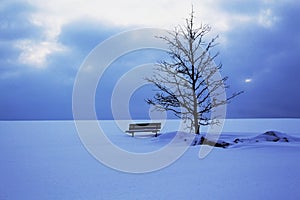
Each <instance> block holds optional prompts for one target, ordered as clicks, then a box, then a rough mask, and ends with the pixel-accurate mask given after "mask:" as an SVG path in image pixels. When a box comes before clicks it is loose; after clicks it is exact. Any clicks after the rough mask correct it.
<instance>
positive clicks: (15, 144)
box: [0, 119, 300, 200]
mask: <svg viewBox="0 0 300 200" xmlns="http://www.w3.org/2000/svg"><path fill="white" fill-rule="evenodd" d="M299 122H300V120H297V119H295V120H280V119H277V120H228V121H227V122H226V125H225V127H224V133H223V134H222V135H221V139H223V140H226V141H229V140H230V141H234V139H236V138H254V137H255V136H257V135H259V134H262V133H265V132H266V131H269V130H276V131H280V132H281V133H285V134H288V136H293V137H297V136H298V137H300V127H299ZM103 126H104V127H106V128H105V129H106V130H109V131H110V133H111V134H110V135H109V136H108V137H109V138H110V139H111V140H112V141H113V142H114V143H115V144H117V145H118V146H120V147H121V148H124V149H126V150H128V151H133V152H148V151H153V150H157V149H159V148H161V147H162V146H164V145H165V144H166V143H167V142H168V140H167V138H168V137H166V136H164V137H163V135H162V136H161V138H138V137H137V138H132V137H130V136H128V135H126V134H124V133H123V132H122V130H119V129H117V128H115V127H113V126H112V122H109V121H108V122H103ZM171 131H174V130H173V127H172V126H171V125H168V124H167V125H166V127H165V128H164V129H163V132H171ZM256 139H257V138H256ZM260 139H261V138H260ZM199 148H200V147H199V146H194V147H190V148H189V149H188V151H187V152H186V153H185V154H184V155H183V156H182V157H181V158H180V159H179V160H177V161H176V162H175V163H174V164H172V165H170V166H169V167H167V168H164V169H162V170H159V171H156V172H152V173H146V174H129V173H123V172H119V171H116V170H113V169H110V168H108V167H106V166H104V165H102V164H101V163H100V162H98V161H97V160H96V159H94V158H93V157H92V156H91V155H90V154H89V153H88V152H87V151H86V149H85V148H84V146H83V145H82V143H81V142H80V139H79V137H78V135H77V132H76V128H75V125H74V122H72V121H52V122H0V164H1V165H0V200H6V199H31V200H34V199H300V191H299V187H300V143H299V142H298V141H293V142H268V141H265V140H264V141H261V142H246V144H244V143H239V144H238V145H237V146H233V147H230V148H226V149H223V148H214V150H213V151H212V152H211V153H210V154H209V155H208V156H207V157H206V158H205V159H203V160H200V159H199V158H198V152H199ZM154 162H155V161H154Z"/></svg>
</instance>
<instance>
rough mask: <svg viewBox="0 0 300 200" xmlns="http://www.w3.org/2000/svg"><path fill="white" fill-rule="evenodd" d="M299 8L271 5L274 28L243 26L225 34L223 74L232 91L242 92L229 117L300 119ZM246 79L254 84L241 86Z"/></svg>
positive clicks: (297, 6)
mask: <svg viewBox="0 0 300 200" xmlns="http://www.w3.org/2000/svg"><path fill="white" fill-rule="evenodd" d="M299 8H300V6H299V4H297V5H294V4H293V5H291V4H290V5H285V6H280V7H279V6H277V7H275V6H274V7H273V12H274V15H275V16H277V17H278V20H277V21H276V22H275V24H274V26H272V27H262V26H260V25H258V24H255V23H253V24H245V25H243V26H239V27H237V29H235V30H233V31H231V32H230V33H228V35H227V37H228V39H229V44H228V45H227V46H226V47H225V48H224V49H222V52H223V59H224V61H223V62H224V65H225V66H224V71H225V73H227V74H228V75H229V76H231V81H230V83H231V85H232V86H233V87H234V88H237V89H241V90H245V94H243V95H242V96H240V97H238V98H237V99H236V100H235V101H233V102H232V104H231V105H230V106H229V113H228V115H229V117H300V93H299V92H297V91H298V86H299V85H300V79H299V78H298V77H299V73H300V68H299V62H300V57H299V56H298V54H299V53H298V52H300V45H299V41H300V40H299V33H300V28H299V25H298V23H299V22H297V20H295V19H298V18H299V17H300V13H299V12H298V11H299ZM246 78H251V79H253V81H252V82H250V83H247V84H246V83H243V82H242V81H243V80H244V79H246Z"/></svg>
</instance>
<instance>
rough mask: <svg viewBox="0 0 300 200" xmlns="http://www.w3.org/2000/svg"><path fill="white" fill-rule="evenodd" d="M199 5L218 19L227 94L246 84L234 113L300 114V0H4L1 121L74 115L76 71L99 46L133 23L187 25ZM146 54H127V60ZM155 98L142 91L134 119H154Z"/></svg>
mask: <svg viewBox="0 0 300 200" xmlns="http://www.w3.org/2000/svg"><path fill="white" fill-rule="evenodd" d="M191 4H193V5H194V10H195V14H196V17H197V18H196V22H197V23H200V22H203V23H208V24H210V25H211V26H212V28H213V31H212V33H211V34H212V35H217V34H218V35H219V36H220V38H219V43H220V44H219V45H218V46H217V47H216V48H217V50H219V51H220V53H221V54H220V57H219V58H218V59H219V60H220V61H221V62H222V63H223V69H222V72H221V73H222V74H223V75H228V76H229V81H228V84H229V85H230V86H231V87H230V89H229V91H228V92H231V91H239V90H244V91H245V93H244V94H243V95H241V96H239V97H237V98H236V99H234V100H233V101H232V102H231V103H230V104H229V105H228V112H227V116H228V117H229V118H256V117H300V92H299V88H298V87H299V86H300V78H299V74H300V66H299V63H300V56H299V52H300V22H299V20H297V19H300V12H299V11H300V3H299V1H297V0H286V1H276V0H253V1H250V0H249V1H244V0H243V1H242V0H233V1H222V0H216V1H210V0H203V1H194V2H193V1H190V2H189V1H181V0H173V1H171V0H153V1H143V0H128V1H116V0H112V1H109V2H107V1H101V0H100V1H98V0H91V1H84V0H78V1H71V0H53V1H49V2H48V1H43V0H18V1H16V0H2V1H1V3H0V91H1V98H0V120H14V119H71V118H72V90H73V83H74V80H75V77H76V73H77V71H78V69H79V67H80V65H81V63H82V62H83V60H84V58H85V57H86V56H87V55H88V53H89V52H90V51H91V50H92V49H93V48H94V47H95V46H96V45H97V44H99V43H100V42H102V41H104V40H105V39H107V38H108V37H110V36H112V35H114V34H117V33H119V32H120V31H126V30H131V29H133V28H143V27H157V28H162V27H163V28H167V29H172V28H173V27H174V26H176V25H178V24H183V23H184V19H185V18H186V17H187V16H188V14H189V11H190V9H191ZM112 48H114V47H112ZM115 48H117V46H116V47H115ZM138 57H139V58H141V57H143V58H144V57H145V56H138ZM148 57H149V58H147V59H149V61H154V60H155V59H156V57H155V56H148ZM142 61H143V62H145V61H147V60H141V59H137V58H136V57H134V56H128V57H127V58H124V59H123V60H122V59H121V60H119V61H118V65H122V64H123V65H124V66H126V67H130V66H131V65H132V66H133V67H134V65H138V64H141V62H142ZM112 75H113V74H112ZM115 78H116V77H115ZM110 87H112V86H109V85H107V87H106V88H110ZM99 94H100V93H99ZM99 94H97V95H96V100H97V103H96V104H97V105H96V107H97V109H100V110H101V111H102V113H104V114H102V115H101V118H110V117H111V114H110V111H109V109H110V108H109V104H105V103H102V100H103V102H105V101H106V102H107V99H106V100H105V99H103V98H109V92H108V93H105V94H106V95H102V96H103V98H102V96H101V95H99ZM147 95H148V94H147V93H145V92H143V91H139V92H138V93H136V94H135V95H134V99H133V102H132V106H131V109H132V112H133V115H134V117H138V118H144V117H145V116H144V115H145V114H144V113H145V112H144V110H146V109H147V105H146V104H145V103H144V101H143V99H144V98H145V97H146V96H147ZM105 96H106V97H105ZM133 105H136V106H133ZM147 114H148V113H147Z"/></svg>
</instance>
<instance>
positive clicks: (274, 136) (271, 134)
mask: <svg viewBox="0 0 300 200" xmlns="http://www.w3.org/2000/svg"><path fill="white" fill-rule="evenodd" d="M296 141H300V138H296V137H292V136H289V135H287V134H285V133H281V132H278V131H267V132H265V133H263V134H260V135H258V136H255V137H253V138H236V139H235V140H234V141H233V143H234V144H239V143H259V142H284V143H287V142H296Z"/></svg>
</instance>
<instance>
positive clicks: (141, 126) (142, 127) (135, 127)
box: [129, 123, 161, 130]
mask: <svg viewBox="0 0 300 200" xmlns="http://www.w3.org/2000/svg"><path fill="white" fill-rule="evenodd" d="M148 129H149V130H153V129H157V130H158V129H161V123H137V124H129V130H148Z"/></svg>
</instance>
